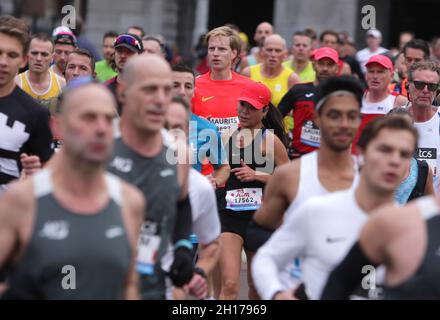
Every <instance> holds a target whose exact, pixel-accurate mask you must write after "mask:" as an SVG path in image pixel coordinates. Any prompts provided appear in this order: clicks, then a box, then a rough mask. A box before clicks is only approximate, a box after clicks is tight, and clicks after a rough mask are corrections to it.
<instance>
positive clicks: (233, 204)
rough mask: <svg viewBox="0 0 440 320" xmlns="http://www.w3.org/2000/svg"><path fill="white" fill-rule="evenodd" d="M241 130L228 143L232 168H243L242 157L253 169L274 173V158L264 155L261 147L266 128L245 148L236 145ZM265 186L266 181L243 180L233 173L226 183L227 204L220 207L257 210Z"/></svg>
mask: <svg viewBox="0 0 440 320" xmlns="http://www.w3.org/2000/svg"><path fill="white" fill-rule="evenodd" d="M240 131H241V130H240V129H239V130H236V131H235V132H234V133H233V134H232V136H231V137H230V138H229V141H228V143H227V145H226V150H227V152H228V160H229V165H230V166H231V169H235V168H241V164H240V159H241V160H243V162H244V163H246V164H247V165H248V166H249V167H250V168H251V169H252V170H255V171H259V172H264V173H267V174H272V172H273V170H274V167H275V163H274V161H273V159H269V157H265V156H263V155H262V149H261V146H262V144H263V143H265V138H266V134H267V131H266V129H265V128H263V129H262V130H260V131H259V132H258V134H257V136H256V137H255V138H254V140H253V141H252V143H250V144H249V145H247V146H245V147H244V148H242V147H238V146H237V145H236V141H237V135H238V134H239V133H240ZM264 187H265V183H262V182H259V181H250V182H241V181H240V180H238V179H237V178H236V176H235V174H231V175H230V176H229V179H228V180H227V181H226V185H225V191H226V197H225V204H224V205H219V209H220V210H221V209H224V208H226V209H229V210H232V211H255V210H257V209H258V208H259V207H260V206H261V203H262V200H263V193H264Z"/></svg>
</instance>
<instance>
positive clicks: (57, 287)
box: [4, 169, 132, 300]
mask: <svg viewBox="0 0 440 320" xmlns="http://www.w3.org/2000/svg"><path fill="white" fill-rule="evenodd" d="M33 179H34V190H35V193H34V197H35V198H36V213H35V223H34V227H33V232H32V235H31V237H30V239H29V243H28V246H27V248H26V250H25V253H24V255H23V258H22V259H21V261H20V262H19V263H18V264H17V265H16V266H15V267H13V272H12V274H11V277H10V278H9V289H8V291H7V292H6V293H5V295H4V298H5V299H50V300H52V299H122V298H123V292H124V286H125V283H126V280H127V275H128V272H129V268H130V259H131V254H132V250H131V246H130V243H129V241H128V238H127V235H126V229H125V226H124V222H123V218H122V216H121V206H122V191H121V182H120V180H119V179H118V178H116V177H115V176H113V175H111V174H107V175H106V182H107V189H108V193H109V197H110V199H109V202H108V204H107V205H106V206H105V208H104V209H102V210H101V211H99V212H97V213H95V214H93V215H83V214H77V213H75V212H72V211H70V210H67V209H65V208H63V207H62V206H61V205H60V204H59V202H58V201H57V200H56V199H55V198H54V196H53V188H54V186H53V184H52V181H51V171H50V170H48V169H44V170H42V171H40V172H39V173H37V174H36V175H35V176H34V177H33ZM69 276H70V278H66V277H69ZM66 279H68V280H66Z"/></svg>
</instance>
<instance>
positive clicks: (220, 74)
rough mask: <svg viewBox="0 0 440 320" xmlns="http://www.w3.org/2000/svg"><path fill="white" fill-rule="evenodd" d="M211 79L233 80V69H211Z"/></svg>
mask: <svg viewBox="0 0 440 320" xmlns="http://www.w3.org/2000/svg"><path fill="white" fill-rule="evenodd" d="M210 77H211V80H231V79H232V71H231V69H224V70H218V71H217V70H214V69H211V74H210Z"/></svg>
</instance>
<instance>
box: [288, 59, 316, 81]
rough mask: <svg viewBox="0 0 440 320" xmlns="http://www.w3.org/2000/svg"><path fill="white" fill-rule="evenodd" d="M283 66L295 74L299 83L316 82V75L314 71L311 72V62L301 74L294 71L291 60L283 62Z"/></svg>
mask: <svg viewBox="0 0 440 320" xmlns="http://www.w3.org/2000/svg"><path fill="white" fill-rule="evenodd" d="M283 66H284V67H287V68H289V69H290V70H292V71H293V72H295V73H296V74H297V75H298V77H299V80H300V83H308V82H315V80H316V73H315V70H313V64H312V61H309V63H308V64H307V66H306V67H305V68H304V70H303V71H301V72H297V71H296V70H295V68H294V67H293V65H292V60H288V61H284V62H283Z"/></svg>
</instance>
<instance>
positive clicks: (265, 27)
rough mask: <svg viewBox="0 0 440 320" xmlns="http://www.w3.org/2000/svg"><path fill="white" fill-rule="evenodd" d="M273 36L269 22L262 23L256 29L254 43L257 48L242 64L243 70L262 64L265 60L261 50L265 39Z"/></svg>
mask: <svg viewBox="0 0 440 320" xmlns="http://www.w3.org/2000/svg"><path fill="white" fill-rule="evenodd" d="M271 34H273V26H272V25H271V24H270V23H269V22H266V21H264V22H261V23H260V24H259V25H258V26H257V28H256V29H255V34H254V41H255V42H256V44H257V46H256V47H253V48H252V49H251V53H250V54H249V55H248V56H247V57H246V58H245V59H243V61H242V62H241V69H242V70H243V69H245V68H246V67H249V66H254V65H256V64H258V63H262V62H263V60H264V56H263V52H262V50H261V48H262V47H263V45H264V39H266V37H268V36H270V35H271Z"/></svg>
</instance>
